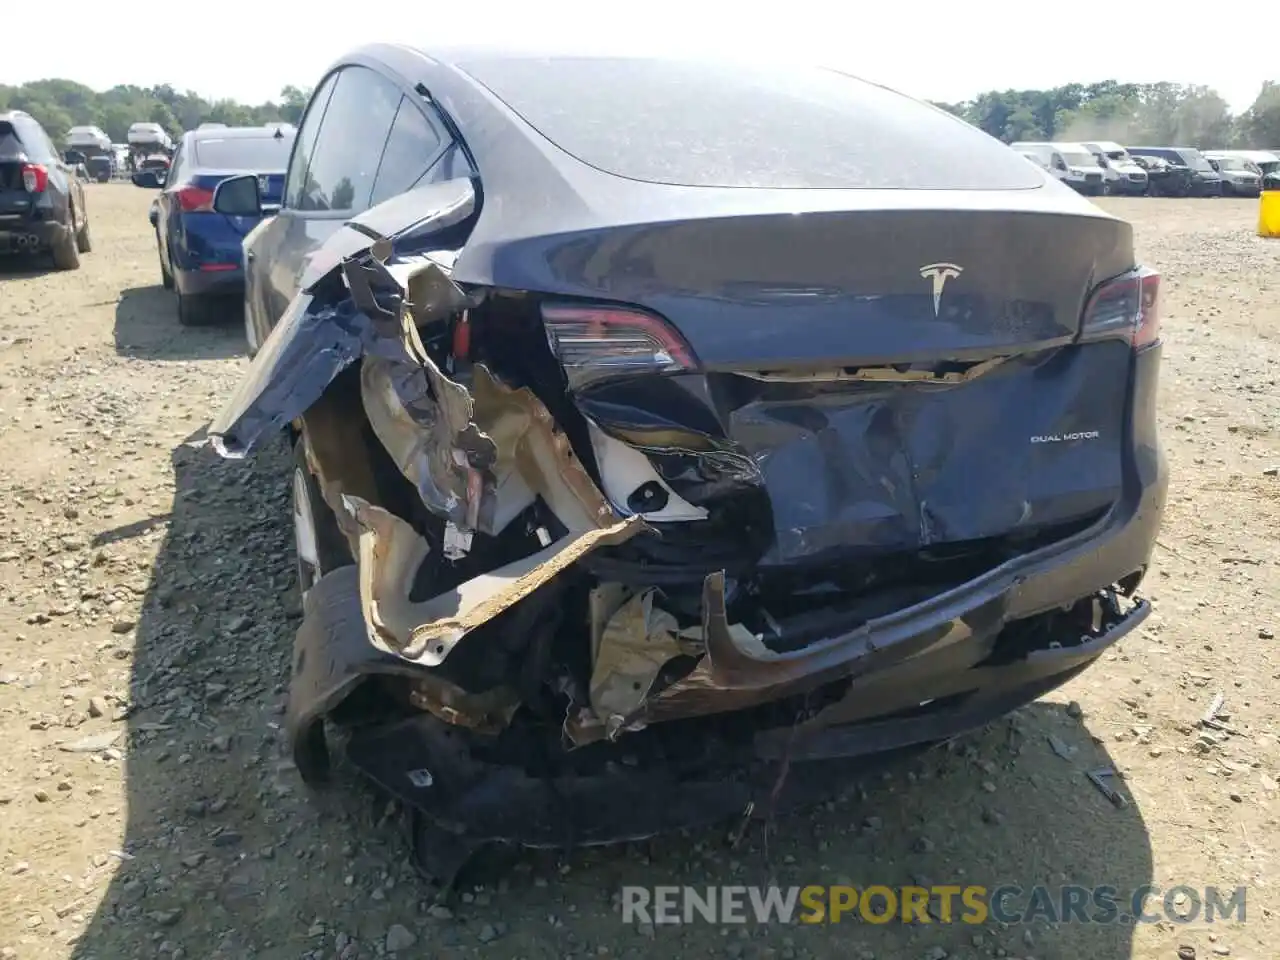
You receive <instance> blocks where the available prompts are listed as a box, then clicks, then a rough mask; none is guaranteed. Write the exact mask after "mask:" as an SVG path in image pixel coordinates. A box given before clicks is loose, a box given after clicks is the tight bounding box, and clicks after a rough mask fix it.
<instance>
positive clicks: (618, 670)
mask: <svg viewBox="0 0 1280 960" xmlns="http://www.w3.org/2000/svg"><path fill="white" fill-rule="evenodd" d="M609 586H614V585H612V584H611V585H609ZM596 594H597V591H593V596H592V610H593V613H594V612H595V610H596V609H597V603H598V600H597V595H596ZM656 594H657V591H656V590H652V589H650V590H644V591H642V592H640V593H637V594H635V595H634V596H632V597H631V598H629V599H627V600H625V601H623V602H622V603H621V604H620V605H619V606H618V607H617V609H616V610H615V611H614V612H613V614H612V615H611V616H610V617H609V618H608V620H607V621H606V623H605V624H604V626H603V629H602V630H601V632H600V635H599V637H598V638H597V639H596V640H595V643H594V650H593V656H592V668H591V684H590V696H591V709H592V710H593V711H595V714H596V716H597V717H598V718H599V719H601V720H603V721H604V722H605V723H606V725H608V726H609V727H611V728H613V727H614V725H615V724H618V723H621V722H622V721H623V719H624V718H625V717H628V716H630V715H631V714H633V713H634V712H635V711H636V710H637V709H638V708H639V707H640V705H641V704H642V703H643V702H644V701H645V699H647V698H648V697H649V695H650V694H651V693H652V692H653V685H654V682H655V681H656V680H657V679H658V676H659V674H661V672H662V669H663V667H665V666H666V665H667V664H668V663H670V662H671V661H672V660H674V659H675V658H676V657H679V656H697V655H698V654H700V653H701V652H702V644H701V643H700V642H698V640H696V639H693V638H689V637H686V636H683V635H682V634H681V632H680V627H679V624H677V623H676V618H675V617H673V616H672V615H671V614H670V613H667V612H666V611H665V610H662V609H660V608H658V607H656V606H655V605H654V600H655V596H656ZM594 619H595V618H594V617H593V620H594ZM698 632H699V633H700V632H701V631H698Z"/></svg>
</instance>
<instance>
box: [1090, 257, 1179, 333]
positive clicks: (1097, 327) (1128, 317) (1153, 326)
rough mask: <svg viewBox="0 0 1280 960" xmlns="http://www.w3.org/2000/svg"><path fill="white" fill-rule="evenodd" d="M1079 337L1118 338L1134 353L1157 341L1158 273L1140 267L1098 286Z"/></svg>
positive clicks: (1158, 326)
mask: <svg viewBox="0 0 1280 960" xmlns="http://www.w3.org/2000/svg"><path fill="white" fill-rule="evenodd" d="M1081 337H1082V338H1084V339H1086V340H1100V339H1103V338H1106V337H1122V338H1124V339H1125V340H1128V341H1129V342H1130V343H1132V344H1133V348H1134V349H1135V350H1138V349H1141V348H1142V347H1146V346H1149V345H1151V344H1153V343H1155V342H1156V341H1157V340H1159V339H1160V274H1158V273H1156V272H1155V271H1154V270H1149V269H1147V268H1146V267H1141V268H1139V269H1137V270H1134V271H1133V272H1132V273H1126V274H1125V275H1124V276H1122V277H1117V278H1116V279H1114V280H1108V281H1107V282H1106V283H1104V284H1102V285H1101V286H1100V287H1098V289H1097V290H1095V291H1094V293H1093V296H1092V297H1090V298H1089V304H1088V306H1087V307H1085V311H1084V325H1083V327H1082V329H1081Z"/></svg>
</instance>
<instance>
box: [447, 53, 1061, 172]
mask: <svg viewBox="0 0 1280 960" xmlns="http://www.w3.org/2000/svg"><path fill="white" fill-rule="evenodd" d="M460 65H461V66H462V68H463V69H464V70H466V71H467V72H468V73H470V74H471V75H472V76H473V77H475V79H477V80H478V81H480V82H481V83H483V84H484V85H485V86H486V87H488V88H489V89H490V90H492V91H493V92H494V94H496V95H497V96H498V97H500V98H501V99H502V100H504V101H505V102H506V103H507V104H508V106H510V107H511V108H512V109H513V110H514V111H515V112H516V113H518V114H519V115H520V116H521V117H523V118H524V119H525V121H527V122H528V123H529V124H530V125H531V126H533V127H534V128H536V129H537V130H538V131H539V132H540V133H541V134H542V135H543V136H544V137H546V138H547V139H548V140H550V141H551V142H552V143H554V144H556V145H557V146H558V147H560V148H561V149H562V150H564V151H566V152H567V153H569V154H572V155H573V156H575V157H577V158H578V159H579V160H581V161H582V162H583V163H586V164H589V165H591V166H593V167H596V168H598V169H600V170H603V171H605V172H607V173H611V174H614V175H616V176H620V177H628V178H630V179H633V180H644V181H650V182H654V183H670V184H683V185H689V186H707V187H710V186H719V187H758V188H846V189H847V188H878V189H892V188H905V189H924V190H930V189H950V190H955V189H962V190H963V189H973V190H1001V189H1029V188H1034V187H1038V186H1040V185H1041V184H1042V182H1043V179H1042V178H1041V177H1040V175H1039V174H1037V173H1036V171H1035V169H1034V168H1032V167H1029V166H1028V165H1027V164H1026V163H1024V162H1023V160H1022V158H1020V157H1019V156H1018V155H1017V154H1016V153H1014V152H1012V151H1010V150H1008V149H1007V148H1006V147H1004V146H1003V145H1001V144H1000V143H998V142H997V141H995V140H993V139H992V138H990V137H988V136H987V135H986V134H984V133H982V132H981V131H979V130H977V129H976V128H974V127H970V126H969V125H967V124H965V123H963V122H962V121H959V120H956V119H955V118H953V117H951V116H949V115H947V114H945V113H942V112H941V111H938V110H934V109H933V108H931V107H928V106H926V105H924V104H921V103H917V102H916V101H913V100H911V99H909V98H907V97H904V96H902V95H900V94H897V93H893V92H891V91H889V90H885V89H883V88H881V87H877V86H874V85H872V84H869V83H866V82H864V81H861V80H857V79H854V78H852V77H849V76H846V75H843V74H840V73H836V72H833V71H829V70H822V69H819V68H813V67H792V68H779V67H768V66H764V65H759V66H755V65H747V66H743V65H733V64H717V63H705V62H682V61H676V60H644V59H626V58H611V57H582V58H555V59H544V58H535V57H516V58H511V59H506V58H486V59H474V60H468V61H464V62H463V63H461V64H460Z"/></svg>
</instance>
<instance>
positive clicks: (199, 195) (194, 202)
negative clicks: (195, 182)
mask: <svg viewBox="0 0 1280 960" xmlns="http://www.w3.org/2000/svg"><path fill="white" fill-rule="evenodd" d="M174 196H176V197H177V198H178V206H180V207H181V208H182V211H183V213H200V212H202V211H209V210H212V209H213V191H212V190H206V189H205V188H204V187H181V188H179V189H178V190H177V191H175V192H174Z"/></svg>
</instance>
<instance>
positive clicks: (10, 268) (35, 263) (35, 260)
mask: <svg viewBox="0 0 1280 960" xmlns="http://www.w3.org/2000/svg"><path fill="white" fill-rule="evenodd" d="M56 272H57V271H56V270H54V268H53V263H52V262H51V261H50V260H49V255H48V254H47V253H42V254H38V255H36V256H32V255H31V254H29V253H0V283H4V282H5V281H6V280H32V279H34V278H36V277H43V276H44V275H45V274H46V273H56Z"/></svg>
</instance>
